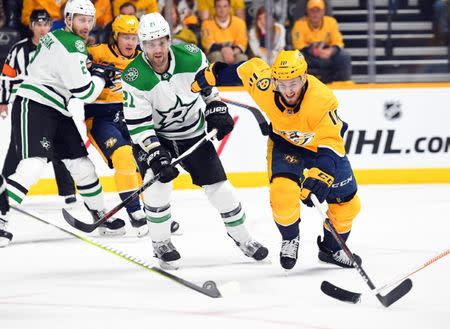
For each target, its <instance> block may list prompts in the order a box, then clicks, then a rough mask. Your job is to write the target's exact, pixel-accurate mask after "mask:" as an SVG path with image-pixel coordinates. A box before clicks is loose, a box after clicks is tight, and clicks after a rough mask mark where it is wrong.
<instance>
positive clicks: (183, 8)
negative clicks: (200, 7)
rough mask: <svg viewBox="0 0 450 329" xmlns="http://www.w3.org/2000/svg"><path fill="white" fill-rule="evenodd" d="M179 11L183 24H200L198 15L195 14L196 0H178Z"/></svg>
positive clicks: (188, 25)
mask: <svg viewBox="0 0 450 329" xmlns="http://www.w3.org/2000/svg"><path fill="white" fill-rule="evenodd" d="M174 3H176V4H177V9H178V13H179V14H180V21H181V24H183V26H186V27H193V26H198V25H199V21H198V17H197V15H196V14H195V12H196V10H197V8H196V6H197V2H196V1H195V0H176V1H174Z"/></svg>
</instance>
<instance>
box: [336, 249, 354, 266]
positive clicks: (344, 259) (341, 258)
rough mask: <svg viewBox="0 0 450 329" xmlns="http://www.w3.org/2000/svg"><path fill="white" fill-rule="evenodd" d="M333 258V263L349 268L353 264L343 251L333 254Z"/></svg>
mask: <svg viewBox="0 0 450 329" xmlns="http://www.w3.org/2000/svg"><path fill="white" fill-rule="evenodd" d="M333 258H334V260H335V261H337V262H339V263H342V264H345V265H348V266H351V265H352V264H353V262H352V261H351V260H350V258H348V256H347V254H346V253H345V252H344V251H343V250H339V251H336V252H335V253H334V254H333Z"/></svg>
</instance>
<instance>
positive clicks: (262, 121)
mask: <svg viewBox="0 0 450 329" xmlns="http://www.w3.org/2000/svg"><path fill="white" fill-rule="evenodd" d="M221 99H222V101H224V102H225V103H228V104H230V105H234V106H237V107H242V108H244V109H247V110H249V111H250V112H252V114H253V116H254V117H255V119H256V121H257V122H258V124H259V129H260V130H261V134H263V135H264V136H267V135H269V131H270V127H269V124H268V123H267V121H266V118H265V117H264V115H263V114H262V113H261V111H260V110H259V109H258V108H256V107H254V106H250V105H247V104H243V103H239V102H236V101H232V100H231V99H227V98H223V97H221Z"/></svg>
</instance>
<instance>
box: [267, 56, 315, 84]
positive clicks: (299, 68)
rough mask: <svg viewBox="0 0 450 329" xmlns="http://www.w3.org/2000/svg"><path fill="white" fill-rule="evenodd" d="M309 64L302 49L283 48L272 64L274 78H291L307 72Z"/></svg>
mask: <svg viewBox="0 0 450 329" xmlns="http://www.w3.org/2000/svg"><path fill="white" fill-rule="evenodd" d="M307 69H308V64H307V63H306V60H305V57H304V56H303V55H302V53H301V52H300V50H282V51H281V52H280V53H279V54H278V56H277V58H276V59H275V62H274V63H273V64H272V78H273V79H274V80H290V79H294V78H297V77H300V76H302V75H304V74H305V73H306V70H307Z"/></svg>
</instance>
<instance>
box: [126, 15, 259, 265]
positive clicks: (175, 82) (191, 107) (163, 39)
mask: <svg viewBox="0 0 450 329" xmlns="http://www.w3.org/2000/svg"><path fill="white" fill-rule="evenodd" d="M138 33H139V40H140V43H141V48H142V50H143V53H141V54H140V55H139V56H137V57H136V58H135V59H134V60H133V61H132V62H131V63H130V64H129V65H128V66H127V67H126V69H125V70H124V73H123V74H122V87H123V92H124V114H125V120H126V123H127V126H128V129H129V131H130V135H131V138H132V140H133V142H134V143H135V144H138V145H139V146H140V148H141V152H140V153H141V154H140V156H139V157H138V159H137V161H138V163H139V165H140V167H141V168H142V170H141V172H142V173H145V179H144V180H148V179H150V178H151V177H153V175H156V174H160V179H159V181H157V182H156V183H155V184H153V185H152V186H150V187H149V188H148V189H147V190H146V191H145V192H144V204H145V210H146V212H147V216H148V217H149V221H150V223H149V225H150V236H151V238H152V243H153V249H154V253H155V256H156V257H157V258H158V259H159V261H160V264H161V266H162V267H166V268H176V266H177V265H176V261H177V260H178V259H180V254H179V253H178V251H177V250H176V248H175V246H174V245H173V244H172V242H171V239H170V223H171V220H170V218H171V209H170V195H171V191H172V183H171V181H172V180H173V179H174V178H175V177H176V176H177V175H178V170H177V169H176V168H175V167H174V166H171V165H170V161H171V158H172V157H177V156H179V155H180V154H181V153H183V152H184V151H185V150H187V149H188V148H189V147H190V146H192V145H193V144H194V143H195V142H196V141H198V140H199V139H201V138H202V137H203V136H204V134H205V121H206V125H207V128H208V131H210V130H212V129H213V128H216V129H217V130H218V133H217V138H218V139H219V140H220V139H222V138H223V137H224V136H225V135H227V134H228V133H229V132H230V131H231V130H232V129H233V124H234V122H233V119H232V118H231V116H230V115H229V114H228V108H227V106H226V104H225V103H223V102H221V101H220V98H219V95H218V91H217V90H216V89H214V90H212V92H211V93H210V94H209V95H208V96H202V97H200V96H199V95H198V94H195V93H192V92H191V89H190V84H191V83H192V82H193V80H194V76H195V74H196V73H197V72H198V71H199V70H201V69H202V68H204V67H206V66H207V64H208V63H207V60H206V56H205V54H204V53H203V52H202V51H201V50H200V49H199V48H197V47H196V46H195V45H192V44H185V45H171V44H170V29H169V24H168V23H167V22H166V21H165V19H164V18H163V17H162V16H161V15H160V14H159V13H151V14H148V15H144V16H142V18H141V20H140V22H139V31H138ZM205 102H206V110H205V111H204V109H205ZM181 165H182V166H183V168H184V169H185V170H186V171H187V172H188V173H189V174H190V176H191V178H192V181H193V183H194V184H196V185H198V186H201V187H202V188H203V189H204V191H205V193H206V195H207V197H208V199H209V201H210V202H211V204H212V205H213V206H214V207H215V208H216V209H217V210H218V211H219V213H220V215H221V217H222V219H223V222H224V224H225V227H226V230H227V233H228V235H229V236H230V237H231V238H232V239H233V240H234V242H235V243H236V245H237V246H238V247H239V248H240V249H241V250H242V252H243V253H244V254H245V255H246V256H248V257H251V258H254V259H256V260H262V259H264V258H265V257H266V256H267V254H268V250H267V248H265V247H263V246H262V245H261V244H260V243H258V242H257V241H255V240H254V239H253V238H252V237H251V236H250V234H249V233H248V231H247V228H246V227H245V224H244V221H245V213H244V210H243V209H242V207H241V204H240V202H239V200H238V199H237V198H236V196H235V192H234V189H233V187H232V186H231V184H230V183H229V181H228V180H227V177H226V174H225V171H224V169H223V167H222V163H221V161H220V159H219V157H218V155H217V153H216V150H215V149H214V146H213V144H212V143H211V142H207V143H206V144H203V146H201V147H200V148H198V149H197V150H196V151H194V152H193V153H192V154H191V155H190V156H189V157H188V158H186V160H183V161H182V162H181Z"/></svg>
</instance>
